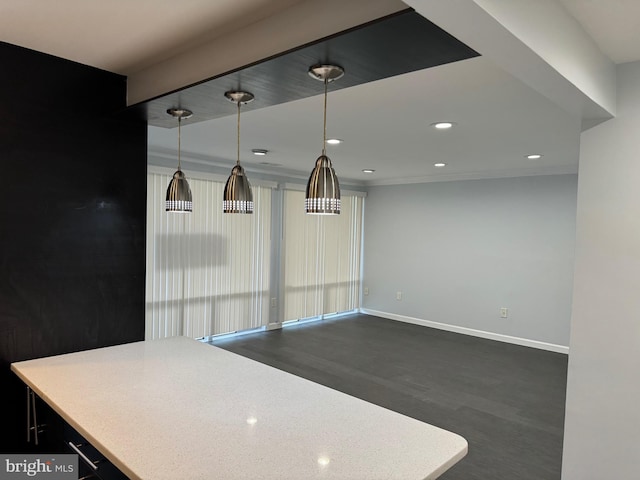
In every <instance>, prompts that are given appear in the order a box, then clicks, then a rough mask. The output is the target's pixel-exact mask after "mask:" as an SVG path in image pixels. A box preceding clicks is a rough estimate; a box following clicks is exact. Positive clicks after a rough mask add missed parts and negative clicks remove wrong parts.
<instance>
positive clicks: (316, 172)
mask: <svg viewBox="0 0 640 480" xmlns="http://www.w3.org/2000/svg"><path fill="white" fill-rule="evenodd" d="M309 75H310V76H311V77H313V78H315V79H317V80H321V81H322V82H324V133H323V137H322V155H320V156H319V157H318V159H317V160H316V165H315V167H314V169H313V171H312V172H311V175H310V176H309V181H308V182H307V193H306V198H305V210H306V212H307V213H311V214H316V215H338V214H340V184H339V182H338V177H336V172H335V171H334V170H333V165H332V164H331V159H330V158H329V157H327V151H326V145H327V85H328V84H329V82H331V81H333V80H337V79H338V78H340V77H342V76H343V75H344V69H342V67H338V66H336V65H314V66H313V67H311V68H310V69H309Z"/></svg>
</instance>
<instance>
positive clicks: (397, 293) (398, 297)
mask: <svg viewBox="0 0 640 480" xmlns="http://www.w3.org/2000/svg"><path fill="white" fill-rule="evenodd" d="M396 300H402V292H396Z"/></svg>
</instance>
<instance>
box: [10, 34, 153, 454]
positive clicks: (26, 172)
mask: <svg viewBox="0 0 640 480" xmlns="http://www.w3.org/2000/svg"><path fill="white" fill-rule="evenodd" d="M0 65H2V75H0V392H2V397H3V403H6V402H7V401H8V403H9V405H8V406H7V407H5V408H4V409H3V410H2V413H1V415H0V425H2V428H0V452H17V451H26V450H28V449H29V446H28V445H27V444H26V443H25V437H26V433H25V429H26V424H25V422H26V420H25V403H26V399H25V392H24V388H25V387H24V385H22V384H21V383H20V382H19V381H18V380H17V378H16V377H15V376H14V375H13V374H12V373H11V372H10V369H9V368H10V367H9V366H10V363H11V362H14V361H20V360H26V359H31V358H38V357H44V356H49V355H56V354H61V353H67V352H72V351H79V350H87V349H92V348H97V347H103V346H109V345H115V344H121V343H128V342H133V341H138V340H142V339H143V338H144V284H145V279H144V274H145V227H146V150H147V131H146V128H147V127H146V122H145V121H144V120H140V119H135V118H132V117H131V116H130V115H128V114H127V113H126V111H125V107H126V78H125V77H122V76H120V75H116V74H113V73H110V72H105V71H103V70H98V69H95V68H92V67H89V66H86V65H81V64H78V63H74V62H70V61H67V60H64V59H60V58H56V57H53V56H50V55H45V54H42V53H39V52H34V51H32V50H28V49H24V48H21V47H17V46H14V45H9V44H6V43H0ZM96 381H97V382H99V381H100V379H96ZM78 395H82V392H78Z"/></svg>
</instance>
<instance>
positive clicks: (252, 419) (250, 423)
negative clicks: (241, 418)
mask: <svg viewBox="0 0 640 480" xmlns="http://www.w3.org/2000/svg"><path fill="white" fill-rule="evenodd" d="M247 423H248V424H249V425H255V424H256V423H258V419H257V418H256V417H249V418H247Z"/></svg>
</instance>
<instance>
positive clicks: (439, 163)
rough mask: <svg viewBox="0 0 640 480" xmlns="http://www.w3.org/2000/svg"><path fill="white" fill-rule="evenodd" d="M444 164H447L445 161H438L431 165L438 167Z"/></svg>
mask: <svg viewBox="0 0 640 480" xmlns="http://www.w3.org/2000/svg"><path fill="white" fill-rule="evenodd" d="M446 165H447V164H446V163H443V162H438V163H434V164H433V166H434V167H438V168H441V167H444V166H446Z"/></svg>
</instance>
